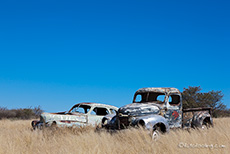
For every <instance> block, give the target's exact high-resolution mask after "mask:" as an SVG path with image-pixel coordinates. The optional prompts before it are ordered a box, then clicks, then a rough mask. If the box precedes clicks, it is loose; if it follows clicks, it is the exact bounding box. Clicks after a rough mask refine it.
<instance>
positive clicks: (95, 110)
mask: <svg viewBox="0 0 230 154" xmlns="http://www.w3.org/2000/svg"><path fill="white" fill-rule="evenodd" d="M117 110H118V108H117V107H115V106H111V105H105V104H98V103H79V104H76V105H74V106H73V107H72V108H71V109H70V110H69V111H68V112H58V113H42V114H41V116H40V120H39V121H32V123H31V124H32V127H33V129H36V128H39V129H42V128H43V127H44V126H46V127H48V126H54V125H55V126H67V127H81V126H86V125H98V124H100V122H101V120H102V118H103V117H104V116H105V115H107V114H110V115H115V114H116V112H117Z"/></svg>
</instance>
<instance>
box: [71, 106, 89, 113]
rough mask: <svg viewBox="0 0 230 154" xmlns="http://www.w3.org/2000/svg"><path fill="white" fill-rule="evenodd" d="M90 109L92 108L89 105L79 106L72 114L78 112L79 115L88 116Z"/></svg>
mask: <svg viewBox="0 0 230 154" xmlns="http://www.w3.org/2000/svg"><path fill="white" fill-rule="evenodd" d="M90 108H91V107H90V106H89V105H78V106H76V107H74V108H73V109H72V110H71V111H70V112H71V113H74V112H77V113H83V114H86V113H88V112H89V110H90Z"/></svg>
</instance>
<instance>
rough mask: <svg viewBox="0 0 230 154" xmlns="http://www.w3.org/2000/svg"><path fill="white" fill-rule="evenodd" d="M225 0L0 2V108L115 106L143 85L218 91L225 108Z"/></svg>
mask: <svg viewBox="0 0 230 154" xmlns="http://www.w3.org/2000/svg"><path fill="white" fill-rule="evenodd" d="M229 59H230V2H229V1H227V0H225V1H222V0H220V1H212V0H206V1H198V0H192V1H188V0H181V1H172V0H169V1H165V0H164V1H159V0H157V1H140V0H138V1H136V0H132V1H124V0H122V1H120V0H116V1H113V0H105V1H88V0H86V1H76V0H73V1H60V0H58V1H57V0H55V1H54V0H53V1H51V0H46V1H43V0H39V1H31V0H28V1H16V0H7V1H1V2H0V106H2V107H7V108H10V109H11V108H25V107H30V106H32V107H34V106H38V105H40V106H41V107H42V109H44V110H45V111H49V112H54V111H63V110H67V109H69V108H70V107H71V106H72V105H73V104H75V103H79V102H82V101H87V102H91V101H92V102H99V103H106V104H112V105H115V106H118V107H120V106H122V105H125V104H128V103H131V101H132V97H133V94H134V92H135V91H136V90H137V89H139V88H142V87H176V88H178V89H179V90H181V91H182V90H183V88H184V87H188V86H201V88H202V89H203V92H208V91H210V90H221V91H222V92H223V94H224V95H225V96H224V100H223V102H224V103H225V104H227V105H228V107H230V95H229V94H230V69H229V67H230V62H229Z"/></svg>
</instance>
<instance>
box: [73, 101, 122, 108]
mask: <svg viewBox="0 0 230 154" xmlns="http://www.w3.org/2000/svg"><path fill="white" fill-rule="evenodd" d="M79 104H80V105H89V106H93V107H95V106H96V107H106V108H113V109H116V110H117V109H118V107H116V106H112V105H107V104H100V103H93V102H82V103H78V104H76V105H74V106H77V105H79Z"/></svg>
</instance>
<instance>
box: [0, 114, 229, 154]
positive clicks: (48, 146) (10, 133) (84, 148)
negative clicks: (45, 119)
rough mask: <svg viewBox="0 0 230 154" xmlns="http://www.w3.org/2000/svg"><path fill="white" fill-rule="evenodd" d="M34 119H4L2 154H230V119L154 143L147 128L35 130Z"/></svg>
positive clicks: (0, 140)
mask: <svg viewBox="0 0 230 154" xmlns="http://www.w3.org/2000/svg"><path fill="white" fill-rule="evenodd" d="M30 122H31V121H30V120H0V153H1V154H7V153H10V154H12V153H14V154H15V153H16V154H17V153H23V154H24V153H25V154H32V153H48V154H49V153H55V154H56V153H58V154H59V153H60V154H62V153H68V154H70V153H74V154H75V153H93V154H94V153H103V154H104V153H107V154H112V153H119V154H127V153H140V154H142V153H151V154H153V153H170V154H174V153H199V154H202V153H203V154H207V153H226V154H228V153H230V118H220V119H214V128H210V129H208V130H194V129H193V130H190V131H187V130H175V131H170V133H168V134H165V135H162V136H161V137H160V139H159V140H157V141H153V140H152V139H151V137H150V135H149V133H148V131H145V130H143V129H131V130H125V131H120V132H117V133H112V134H111V133H108V132H100V133H99V132H95V131H94V128H90V127H87V128H83V129H66V128H65V129H45V130H36V131H32V130H31V126H30Z"/></svg>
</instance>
